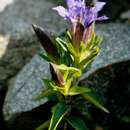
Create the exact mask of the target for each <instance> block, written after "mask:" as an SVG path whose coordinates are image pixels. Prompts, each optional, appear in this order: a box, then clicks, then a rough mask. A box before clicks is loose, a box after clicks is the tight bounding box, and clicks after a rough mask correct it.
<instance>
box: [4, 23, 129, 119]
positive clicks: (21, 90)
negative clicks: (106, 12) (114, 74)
mask: <svg viewBox="0 0 130 130" xmlns="http://www.w3.org/2000/svg"><path fill="white" fill-rule="evenodd" d="M97 33H99V34H101V35H103V36H104V44H102V47H101V54H100V55H99V56H98V58H97V59H96V60H95V61H94V63H93V64H92V68H91V69H90V71H88V72H87V73H86V74H85V75H84V77H83V78H86V77H88V76H89V75H90V74H92V73H93V72H94V71H96V70H97V69H100V68H103V67H106V66H108V65H110V64H114V63H118V62H121V61H127V60H130V53H129V52H130V44H129V43H130V37H129V36H130V26H129V25H127V24H126V25H123V24H112V23H110V24H106V25H105V24H104V25H98V26H97ZM48 72H49V70H48V67H47V64H46V63H45V62H44V61H42V60H40V59H39V57H38V56H35V57H34V58H33V59H32V60H31V62H30V63H29V64H27V65H26V66H25V67H24V68H23V70H22V71H21V72H20V73H19V75H18V76H17V77H16V80H15V82H14V84H12V85H11V86H10V87H9V90H8V93H7V96H6V99H5V103H4V109H3V111H4V115H5V119H6V120H9V119H10V118H11V117H12V116H13V115H15V114H16V113H19V112H23V111H28V110H31V109H33V108H35V107H37V106H38V105H40V104H42V103H43V102H45V101H46V100H44V101H41V102H35V101H34V100H33V97H35V96H36V94H38V93H39V92H40V91H41V89H42V84H41V79H42V78H44V77H46V76H48ZM83 78H82V79H83Z"/></svg>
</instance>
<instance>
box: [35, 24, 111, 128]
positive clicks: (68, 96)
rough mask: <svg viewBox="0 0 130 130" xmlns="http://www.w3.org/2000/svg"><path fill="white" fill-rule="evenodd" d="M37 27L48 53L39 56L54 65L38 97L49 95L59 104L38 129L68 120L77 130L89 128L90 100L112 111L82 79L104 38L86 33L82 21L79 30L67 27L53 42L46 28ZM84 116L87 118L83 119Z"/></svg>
mask: <svg viewBox="0 0 130 130" xmlns="http://www.w3.org/2000/svg"><path fill="white" fill-rule="evenodd" d="M33 28H34V31H35V32H36V35H37V37H38V39H39V41H40V42H41V45H42V47H43V49H44V50H45V52H46V53H40V54H39V55H40V57H41V58H42V59H44V60H46V61H47V62H48V63H49V64H50V74H51V79H43V83H44V85H45V86H46V89H44V90H43V91H42V92H41V93H40V94H39V95H38V96H37V97H36V99H37V100H40V99H43V98H46V97H47V98H48V99H49V100H53V101H54V100H55V102H57V105H55V106H54V107H53V108H52V117H51V119H50V120H49V121H47V122H45V123H43V124H42V125H41V126H40V127H38V128H37V129H36V130H44V129H46V128H48V130H57V129H58V127H59V124H60V123H61V124H65V125H66V123H67V125H71V126H72V127H73V128H74V129H75V130H88V128H87V126H86V124H87V123H86V121H87V120H90V121H92V120H93V119H92V117H91V114H90V113H89V110H88V108H87V105H86V104H87V102H90V103H92V104H93V105H95V106H96V107H97V108H99V109H101V110H102V111H104V112H106V113H109V111H108V110H107V109H106V108H105V107H104V106H103V102H102V101H101V100H100V98H99V96H98V95H97V94H96V93H95V92H94V91H93V90H91V89H90V88H89V87H84V86H80V85H79V78H80V77H81V75H82V74H83V73H84V71H85V70H86V68H88V67H90V65H91V63H92V62H93V61H94V59H95V58H96V57H97V56H98V54H99V52H100V47H99V46H100V44H101V42H102V40H103V39H102V37H100V36H97V35H95V33H94V32H92V34H88V33H86V31H85V29H84V27H83V26H82V25H81V24H80V23H78V26H77V28H76V29H77V30H76V31H75V32H72V31H68V30H67V31H66V32H64V34H63V35H62V36H57V37H54V41H53V42H52V40H50V39H49V37H48V36H47V35H46V34H45V33H44V32H43V29H42V28H40V27H37V26H36V25H35V26H33ZM91 31H92V30H91ZM91 31H90V32H91ZM84 33H86V34H85V35H87V34H88V35H89V36H90V37H89V39H86V40H85V41H84V40H83V35H84ZM86 37H87V36H86ZM50 97H51V98H50ZM86 100H87V102H86ZM73 109H76V110H78V112H79V113H80V115H81V116H79V117H78V116H76V115H75V116H72V113H73ZM81 117H84V118H83V119H81ZM92 122H93V121H92Z"/></svg>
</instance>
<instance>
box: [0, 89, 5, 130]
mask: <svg viewBox="0 0 130 130" xmlns="http://www.w3.org/2000/svg"><path fill="white" fill-rule="evenodd" d="M5 94H6V88H4V87H0V130H6V124H5V122H4V119H3V114H2V107H3V103H4V98H5Z"/></svg>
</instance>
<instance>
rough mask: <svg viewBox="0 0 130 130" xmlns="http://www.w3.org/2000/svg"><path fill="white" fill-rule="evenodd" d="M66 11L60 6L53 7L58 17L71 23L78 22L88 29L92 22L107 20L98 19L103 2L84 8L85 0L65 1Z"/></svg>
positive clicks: (101, 17) (104, 17)
mask: <svg viewBox="0 0 130 130" xmlns="http://www.w3.org/2000/svg"><path fill="white" fill-rule="evenodd" d="M66 2H67V7H68V8H67V9H65V8H64V7H62V6H58V7H54V8H53V10H56V11H57V12H58V13H59V15H60V16H62V17H63V18H64V19H65V20H70V21H71V22H72V23H75V22H79V23H81V24H82V25H83V26H84V27H85V28H86V27H89V26H90V25H91V24H92V23H93V22H95V21H100V20H107V19H108V17H106V16H100V17H98V12H99V11H100V10H101V9H102V8H103V6H104V5H105V2H96V3H95V5H94V6H86V5H85V0H66Z"/></svg>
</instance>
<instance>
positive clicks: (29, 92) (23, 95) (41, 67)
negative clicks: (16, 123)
mask: <svg viewBox="0 0 130 130" xmlns="http://www.w3.org/2000/svg"><path fill="white" fill-rule="evenodd" d="M48 72H49V68H48V64H47V63H46V62H45V61H43V59H41V58H40V57H39V56H38V55H36V56H35V57H34V58H33V59H32V60H31V62H30V63H29V64H27V65H26V66H25V67H24V68H23V70H22V71H21V72H20V74H19V75H18V76H17V77H16V80H15V84H12V83H10V84H11V85H10V87H9V89H8V93H7V95H6V99H5V103H4V114H5V117H6V119H8V118H10V117H11V114H14V113H20V112H24V111H28V110H31V109H32V108H34V107H36V106H39V105H40V104H43V103H44V102H46V99H44V100H42V101H36V100H35V97H36V96H37V94H39V93H40V90H41V89H43V87H44V86H43V83H42V78H46V77H48V76H49V74H48ZM12 82H13V81H12Z"/></svg>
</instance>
